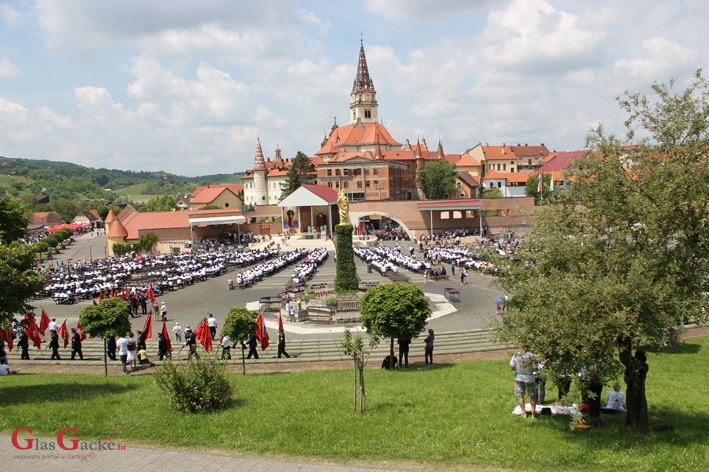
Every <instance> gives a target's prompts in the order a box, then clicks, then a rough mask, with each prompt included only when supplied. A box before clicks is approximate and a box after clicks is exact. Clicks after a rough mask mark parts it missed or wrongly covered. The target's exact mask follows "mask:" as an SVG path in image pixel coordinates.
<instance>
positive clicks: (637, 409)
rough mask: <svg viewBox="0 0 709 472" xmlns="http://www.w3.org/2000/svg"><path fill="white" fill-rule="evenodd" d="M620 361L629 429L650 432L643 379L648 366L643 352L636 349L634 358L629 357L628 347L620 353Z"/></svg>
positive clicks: (642, 432)
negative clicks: (622, 370) (623, 373)
mask: <svg viewBox="0 0 709 472" xmlns="http://www.w3.org/2000/svg"><path fill="white" fill-rule="evenodd" d="M619 358H620V361H621V362H622V363H623V365H624V366H625V375H624V376H623V380H625V385H626V391H625V402H626V407H627V408H628V418H629V420H630V425H629V426H630V427H631V429H632V430H633V432H635V433H641V434H645V433H649V432H650V417H649V416H648V412H647V398H646V396H645V378H646V376H647V371H648V370H649V368H650V367H649V366H648V365H647V362H646V361H647V358H646V356H645V352H644V351H642V350H640V349H638V350H637V351H635V356H631V355H630V347H626V348H624V349H622V350H621V351H620V354H619Z"/></svg>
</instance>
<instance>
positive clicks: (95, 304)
mask: <svg viewBox="0 0 709 472" xmlns="http://www.w3.org/2000/svg"><path fill="white" fill-rule="evenodd" d="M92 300H93V302H94V306H98V303H96V299H95V298H92Z"/></svg>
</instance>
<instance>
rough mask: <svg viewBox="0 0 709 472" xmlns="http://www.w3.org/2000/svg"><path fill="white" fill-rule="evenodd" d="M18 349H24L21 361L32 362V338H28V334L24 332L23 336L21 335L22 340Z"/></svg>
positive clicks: (18, 344) (18, 343)
mask: <svg viewBox="0 0 709 472" xmlns="http://www.w3.org/2000/svg"><path fill="white" fill-rule="evenodd" d="M17 347H19V348H20V349H22V355H21V356H20V359H22V360H26V361H28V360H30V352H29V349H30V338H29V336H27V333H26V332H24V331H23V332H22V334H20V340H19V341H18V342H17Z"/></svg>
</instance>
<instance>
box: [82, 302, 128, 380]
mask: <svg viewBox="0 0 709 472" xmlns="http://www.w3.org/2000/svg"><path fill="white" fill-rule="evenodd" d="M129 313H130V305H129V304H128V302H127V301H125V300H123V299H121V298H118V297H116V298H105V299H103V300H101V303H99V304H98V305H95V306H94V305H89V306H87V307H85V308H83V309H82V310H81V316H80V317H79V323H81V328H82V331H83V332H84V333H86V334H88V335H89V336H91V337H92V338H103V365H104V371H105V375H108V359H107V357H106V339H107V338H115V337H116V336H125V335H126V334H128V333H130V331H131V324H130V320H129V319H128V314H129Z"/></svg>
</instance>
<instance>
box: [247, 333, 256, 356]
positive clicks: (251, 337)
mask: <svg viewBox="0 0 709 472" xmlns="http://www.w3.org/2000/svg"><path fill="white" fill-rule="evenodd" d="M246 344H248V345H249V355H248V356H246V358H247V359H251V356H254V359H258V352H256V345H257V344H258V339H256V335H255V334H250V335H249V339H248V340H247V341H246Z"/></svg>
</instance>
